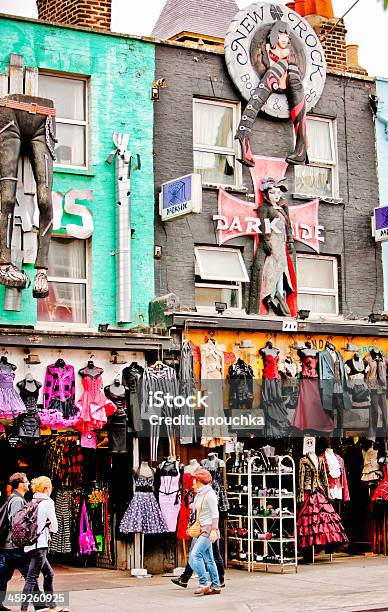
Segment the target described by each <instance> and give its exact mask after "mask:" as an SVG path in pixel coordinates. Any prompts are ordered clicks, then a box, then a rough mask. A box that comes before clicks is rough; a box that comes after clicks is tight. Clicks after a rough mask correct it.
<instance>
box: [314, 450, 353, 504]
mask: <svg viewBox="0 0 388 612" xmlns="http://www.w3.org/2000/svg"><path fill="white" fill-rule="evenodd" d="M319 459H320V461H322V462H323V463H324V465H325V469H326V474H327V479H328V485H329V496H330V499H342V500H343V501H349V500H350V495H349V488H348V480H347V478H346V470H345V464H344V460H343V459H342V457H341V456H340V455H337V453H335V452H334V451H333V449H332V448H327V449H326V450H325V452H324V453H323V455H321V456H320V458H319Z"/></svg>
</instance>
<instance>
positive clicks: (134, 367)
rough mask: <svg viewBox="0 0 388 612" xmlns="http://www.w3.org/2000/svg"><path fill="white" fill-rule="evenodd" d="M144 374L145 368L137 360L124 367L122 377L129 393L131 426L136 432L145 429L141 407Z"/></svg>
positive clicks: (128, 404) (128, 411) (128, 406)
mask: <svg viewBox="0 0 388 612" xmlns="http://www.w3.org/2000/svg"><path fill="white" fill-rule="evenodd" d="M143 374H144V368H143V367H142V366H141V365H140V364H139V363H137V362H136V361H133V362H132V363H131V364H130V365H129V366H128V367H127V368H124V370H123V373H122V379H121V382H122V384H123V385H124V387H125V389H126V393H127V413H128V419H129V427H130V428H131V429H132V430H133V432H134V433H135V434H137V433H138V432H140V431H142V429H143V424H142V420H141V407H140V394H141V380H142V377H143Z"/></svg>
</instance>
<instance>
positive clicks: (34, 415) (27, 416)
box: [17, 379, 42, 440]
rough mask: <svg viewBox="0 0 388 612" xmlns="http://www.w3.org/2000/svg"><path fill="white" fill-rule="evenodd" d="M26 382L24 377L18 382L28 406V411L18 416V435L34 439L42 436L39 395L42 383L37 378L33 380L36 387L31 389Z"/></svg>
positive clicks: (24, 401)
mask: <svg viewBox="0 0 388 612" xmlns="http://www.w3.org/2000/svg"><path fill="white" fill-rule="evenodd" d="M26 382H27V381H26V380H25V379H24V380H21V381H20V382H18V383H17V387H18V388H19V393H20V397H21V398H22V401H23V403H24V404H25V406H26V412H25V413H24V414H21V415H20V416H19V417H18V418H17V435H18V437H19V438H25V439H30V440H33V439H36V438H40V420H39V414H38V397H39V389H40V388H41V387H42V385H41V383H40V382H38V381H37V380H33V381H31V383H34V386H35V389H34V390H31V389H28V388H27V386H26Z"/></svg>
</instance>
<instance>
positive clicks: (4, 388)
mask: <svg viewBox="0 0 388 612" xmlns="http://www.w3.org/2000/svg"><path fill="white" fill-rule="evenodd" d="M14 378H15V373H14V372H4V371H1V370H0V419H6V420H9V419H13V418H15V417H17V416H19V414H23V413H24V412H26V406H25V405H24V403H23V401H22V399H21V397H20V395H18V393H16V390H15V388H14V386H13V381H14Z"/></svg>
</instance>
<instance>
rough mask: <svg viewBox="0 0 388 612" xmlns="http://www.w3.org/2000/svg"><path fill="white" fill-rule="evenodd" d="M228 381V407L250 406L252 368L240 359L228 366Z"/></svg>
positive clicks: (251, 399) (251, 397) (251, 400)
mask: <svg viewBox="0 0 388 612" xmlns="http://www.w3.org/2000/svg"><path fill="white" fill-rule="evenodd" d="M228 378H229V382H230V393H229V407H230V408H243V407H246V408H252V403H253V370H252V368H251V366H250V365H248V364H247V363H245V361H243V360H242V359H237V361H236V363H234V364H233V365H231V366H230V368H229V372H228Z"/></svg>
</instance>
